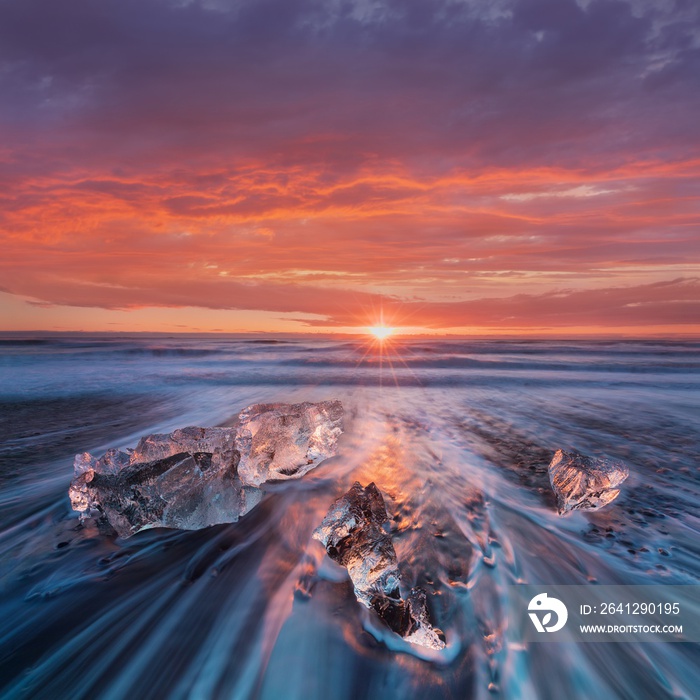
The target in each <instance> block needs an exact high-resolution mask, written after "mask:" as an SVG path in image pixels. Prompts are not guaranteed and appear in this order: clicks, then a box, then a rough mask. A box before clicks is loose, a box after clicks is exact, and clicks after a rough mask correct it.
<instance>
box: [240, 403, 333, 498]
mask: <svg viewBox="0 0 700 700" xmlns="http://www.w3.org/2000/svg"><path fill="white" fill-rule="evenodd" d="M342 420H343V406H342V404H341V403H340V401H323V402H321V403H316V404H313V403H299V404H291V405H290V404H258V405H256V406H251V407H250V408H247V409H246V410H245V411H242V412H241V413H240V415H239V425H238V431H237V434H236V449H237V450H238V452H239V453H240V456H241V460H240V464H239V466H238V473H239V474H240V477H241V479H242V480H243V481H244V482H245V483H247V484H252V485H253V486H259V485H260V484H262V483H264V482H265V481H270V480H272V479H275V480H283V479H296V478H299V477H300V476H303V475H304V474H306V473H307V472H308V471H310V470H311V469H313V468H314V467H315V466H316V465H318V464H319V462H321V461H323V460H324V459H327V458H328V457H331V456H333V455H334V454H335V451H336V445H337V443H338V438H339V437H340V435H341V433H342V432H343V427H342Z"/></svg>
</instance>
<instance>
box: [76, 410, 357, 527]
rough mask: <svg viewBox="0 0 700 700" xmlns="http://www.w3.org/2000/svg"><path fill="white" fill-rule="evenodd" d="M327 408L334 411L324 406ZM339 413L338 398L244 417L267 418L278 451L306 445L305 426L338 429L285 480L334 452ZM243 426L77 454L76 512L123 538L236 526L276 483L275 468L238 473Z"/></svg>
mask: <svg viewBox="0 0 700 700" xmlns="http://www.w3.org/2000/svg"><path fill="white" fill-rule="evenodd" d="M328 405H330V406H331V407H332V408H331V409H328V408H326V406H328ZM318 406H322V407H323V408H321V409H318V408H317V407H318ZM324 412H330V413H332V414H333V417H332V419H331V418H330V417H329V419H328V425H324V424H323V420H321V419H319V415H321V416H323V415H326V413H324ZM342 412H343V409H342V405H341V404H340V402H338V401H336V402H327V403H326V404H311V403H306V404H296V405H292V406H289V405H285V404H270V405H264V406H251V407H249V408H247V409H246V410H245V411H243V412H242V414H240V416H243V415H245V416H248V415H250V414H253V415H255V416H258V417H259V418H261V417H262V416H267V419H266V420H265V421H264V425H265V431H266V434H267V435H268V436H269V438H270V440H272V439H273V438H274V436H275V426H277V429H278V431H279V435H278V436H277V442H276V445H277V446H278V449H279V450H280V452H282V451H283V450H284V449H285V447H286V442H287V441H289V442H291V443H293V444H294V446H295V447H294V449H296V446H297V445H299V444H306V443H308V442H309V437H308V435H307V432H308V431H307V426H308V425H313V426H314V430H313V431H312V433H313V432H314V431H316V432H323V431H324V430H328V431H332V432H333V435H334V438H333V440H330V439H326V440H325V441H324V443H323V452H316V453H314V455H315V456H314V459H312V460H311V462H310V463H308V464H305V465H304V467H305V468H304V469H298V470H296V472H294V473H293V474H292V473H290V474H286V475H285V478H299V477H300V476H302V475H303V474H305V473H306V472H307V471H309V469H312V468H313V467H314V466H316V465H317V464H318V463H319V462H320V461H321V459H323V458H325V457H330V456H331V455H333V454H335V449H336V445H337V438H338V436H339V435H340V432H341V430H342V428H341V419H342ZM289 415H291V416H294V417H295V418H296V419H297V420H296V423H294V422H290V421H287V420H286V418H285V417H286V416H289ZM240 416H239V418H240ZM246 420H247V419H246ZM241 425H242V421H241V420H240V419H239V421H238V424H237V427H233V428H198V427H189V428H182V429H179V430H175V431H174V432H172V433H170V434H156V435H148V436H146V437H143V438H141V440H140V441H139V443H138V445H137V447H136V448H135V449H134V450H131V451H129V452H122V451H120V450H115V449H111V450H108V451H107V452H106V453H105V454H104V455H103V456H102V457H100V458H99V459H97V458H95V457H93V456H92V455H90V454H89V453H87V452H86V453H83V454H79V455H76V458H75V463H74V471H75V475H74V478H73V481H72V483H71V486H70V490H69V496H70V499H71V505H72V507H73V510H76V511H79V512H80V513H81V517H82V518H90V517H92V518H97V519H99V520H100V521H102V522H104V521H106V522H107V523H109V525H111V527H112V528H113V529H114V530H116V532H117V533H118V534H119V535H120V536H122V537H129V536H131V535H133V534H135V533H136V532H139V531H140V530H143V529H146V528H150V527H172V528H180V529H186V530H197V529H200V528H203V527H208V526H209V525H217V524H220V523H231V522H235V521H236V520H238V518H239V517H240V516H242V515H244V514H245V513H247V512H248V511H249V510H250V509H251V508H253V507H255V506H256V505H257V504H258V503H259V502H260V500H261V498H262V495H263V494H262V490H261V489H260V488H259V487H260V486H261V485H262V484H264V482H265V481H266V480H267V476H270V478H277V477H274V476H273V475H274V474H275V472H274V470H270V469H267V470H266V471H260V470H257V471H256V470H248V471H246V474H248V473H252V474H253V475H254V476H255V477H256V478H255V479H253V480H251V479H248V478H247V477H246V476H244V475H242V474H241V473H240V465H241V455H240V453H239V451H238V449H237V447H236V445H237V444H238V442H239V437H240V435H239V433H240V431H241V430H244V431H246V434H247V433H249V430H248V428H242V427H241ZM246 425H247V423H246ZM322 455H323V456H322ZM247 458H249V455H248V456H247Z"/></svg>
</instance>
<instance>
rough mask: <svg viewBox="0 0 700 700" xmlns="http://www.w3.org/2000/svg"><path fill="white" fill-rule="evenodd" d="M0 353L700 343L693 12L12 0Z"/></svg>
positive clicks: (634, 3)
mask: <svg viewBox="0 0 700 700" xmlns="http://www.w3.org/2000/svg"><path fill="white" fill-rule="evenodd" d="M0 95H1V96H2V97H1V98H0V245H1V248H0V250H1V251H2V252H1V253H0V328H2V329H3V330H39V329H40V330H56V331H70V330H86V331H162V332H178V331H196V332H203V331H217V332H220V331H223V332H248V331H250V332H272V333H275V332H304V333H308V332H324V333H328V332H354V331H357V330H358V329H363V328H365V327H367V326H374V325H378V324H380V323H384V324H386V325H390V326H393V327H398V328H400V329H402V331H403V332H406V333H436V334H443V333H444V334H489V335H491V334H492V335H503V334H506V335H543V336H551V335H559V336H563V335H567V334H568V335H580V334H583V335H587V334H592V335H622V336H649V335H657V336H658V335H661V336H664V335H675V334H687V333H698V330H699V328H700V198H699V196H698V195H699V194H700V179H699V176H700V118H699V117H698V115H699V114H700V3H698V2H697V0H400V1H398V0H396V1H394V0H386V1H385V0H377V1H373V0H200V1H188V0H99V1H98V2H96V1H95V0H60V1H57V0H11V1H8V0H0Z"/></svg>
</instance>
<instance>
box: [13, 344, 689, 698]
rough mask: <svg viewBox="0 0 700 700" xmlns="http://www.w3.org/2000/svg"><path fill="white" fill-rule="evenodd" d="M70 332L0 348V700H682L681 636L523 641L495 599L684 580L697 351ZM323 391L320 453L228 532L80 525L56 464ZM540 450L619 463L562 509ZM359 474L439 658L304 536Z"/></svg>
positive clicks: (685, 681)
mask: <svg viewBox="0 0 700 700" xmlns="http://www.w3.org/2000/svg"><path fill="white" fill-rule="evenodd" d="M391 348H392V349H391V350H388V351H387V352H386V353H383V354H380V353H378V352H377V351H376V350H372V351H370V352H367V350H368V348H367V347H363V346H362V345H361V344H354V343H347V342H331V341H307V340H304V341H296V342H281V343H276V344H273V343H260V342H249V341H243V340H240V339H239V340H236V339H215V340H211V339H206V340H202V339H186V338H176V339H138V340H133V339H116V338H115V339H99V338H89V337H80V338H78V337H76V338H70V339H59V340H56V339H54V340H50V341H42V342H33V343H20V342H16V341H12V342H4V343H0V391H1V392H2V431H3V432H2V437H3V442H2V445H1V446H0V458H1V459H2V468H1V471H0V479H2V482H1V483H2V491H1V492H0V513H1V514H0V528H1V534H0V557H1V560H0V561H1V564H2V569H1V571H2V574H1V576H2V579H1V580H2V599H1V602H0V638H1V640H2V642H1V649H2V666H1V670H0V689H2V692H3V693H4V696H7V697H27V698H29V697H31V698H51V699H52V700H53V699H56V698H71V699H73V698H83V697H84V698H88V697H89V698H95V697H99V698H126V697H138V698H148V697H153V698H158V697H172V698H266V699H267V698H269V699H271V700H272V699H275V700H277V699H278V698H285V699H286V698H299V699H301V698H304V699H305V700H307V699H313V698H319V699H320V698H324V699H325V698H339V699H343V698H347V699H348V700H349V699H351V698H402V699H403V698H413V697H415V698H421V699H422V698H460V699H462V698H472V697H474V698H482V697H484V698H486V697H506V698H553V699H554V698H557V699H558V698H562V697H567V698H590V697H599V698H616V697H624V698H628V697H629V698H654V699H658V698H666V697H678V698H680V697H694V694H697V688H698V671H697V669H698V663H699V661H700V658H699V657H700V655H699V654H698V647H697V645H690V644H576V643H575V642H573V641H569V642H567V643H564V644H560V645H552V644H530V645H526V644H524V643H523V642H522V640H521V639H518V637H517V632H516V627H515V625H513V623H512V621H511V620H509V619H508V610H509V596H510V595H511V592H510V591H511V589H510V587H511V586H513V585H515V584H518V583H532V584H553V583H559V584H562V583H563V584H590V585H596V583H598V584H642V583H645V584H664V583H669V584H670V583H675V584H696V583H699V582H700V581H699V579H700V551H699V549H698V530H699V529H700V524H699V522H698V505H699V504H700V487H699V480H698V464H699V463H700V460H699V459H698V457H699V453H700V405H699V401H698V395H699V394H698V389H699V388H700V373H698V369H700V352H699V350H700V345H698V344H697V343H690V342H685V343H683V342H677V343H661V342H645V343H634V342H620V343H582V342H577V343H572V342H569V343H564V342H534V341H533V342H520V343H516V342H486V341H474V342H466V341H449V342H446V341H439V342H437V341H436V342H426V341H411V342H407V341H405V342H403V343H400V342H396V341H394V344H393V345H392V346H391ZM331 398H339V399H341V400H342V401H343V403H344V405H345V407H346V410H347V413H348V420H347V425H346V434H345V435H344V437H343V438H342V441H341V450H340V454H339V455H338V457H336V458H334V459H332V460H329V461H327V462H326V463H324V464H323V465H322V466H321V467H319V468H318V469H317V470H315V471H313V472H311V473H310V474H308V475H307V476H305V477H304V478H303V479H301V480H299V481H295V482H286V483H284V484H281V485H278V486H275V487H273V488H272V489H271V493H270V494H269V495H268V496H267V498H266V499H265V500H264V501H263V503H262V504H261V505H260V506H258V508H256V509H255V510H253V511H252V512H251V513H250V514H248V515H247V516H246V517H245V518H243V519H242V520H241V521H239V522H238V523H236V524H232V525H228V526H217V527H212V528H209V529H206V530H202V531H198V532H176V531H168V530H151V531H144V532H142V533H139V534H138V535H136V536H134V537H133V538H131V539H128V540H120V539H115V538H110V537H105V536H102V535H100V534H99V533H97V532H96V531H94V530H91V529H90V528H82V527H80V526H78V522H77V518H76V516H75V514H73V513H72V512H71V510H70V504H69V501H68V498H67V489H68V484H69V482H70V478H71V475H72V454H73V453H74V452H76V451H83V450H90V451H95V452H100V451H101V450H104V449H106V448H107V447H110V446H122V447H125V446H129V445H133V444H135V442H136V440H137V438H138V436H139V435H141V434H144V433H148V432H153V431H169V430H171V429H174V428H176V427H182V426H185V425H192V424H199V425H215V424H221V423H225V422H226V421H227V420H230V418H231V416H232V415H234V414H235V413H236V412H237V411H239V410H240V409H241V408H243V407H245V406H246V405H249V404H250V403H254V402H258V401H285V402H294V401H316V400H322V399H331ZM558 447H572V448H575V449H578V450H580V451H582V452H586V453H590V454H599V455H606V456H608V457H611V458H617V459H622V460H624V461H626V462H627V463H628V464H629V465H630V469H631V476H630V478H629V479H628V481H627V482H626V484H625V486H624V488H623V492H622V495H621V496H620V497H619V498H618V499H617V500H616V501H615V502H614V503H613V504H611V505H610V506H608V507H607V508H605V509H603V510H601V511H599V512H597V513H589V514H581V513H575V514H573V515H572V516H570V517H568V518H560V517H558V516H557V515H556V511H555V509H554V499H553V496H552V494H551V491H550V489H549V484H548V479H547V464H548V462H549V459H550V458H551V455H552V453H553V452H554V450H555V449H557V448H558ZM355 480H359V481H360V482H361V483H363V484H366V483H368V482H370V481H374V482H375V483H376V484H377V486H378V487H379V488H380V489H381V491H382V492H383V493H384V495H385V498H386V501H387V508H388V511H389V515H390V518H392V534H393V539H394V545H395V547H396V550H397V554H398V557H399V561H400V563H401V566H402V570H403V577H404V583H405V584H406V586H407V587H410V586H412V585H420V586H422V587H423V588H425V589H426V591H428V593H429V605H430V607H431V612H432V617H433V619H434V621H435V623H436V624H437V625H438V626H439V627H440V628H441V629H442V630H443V631H444V632H445V634H446V637H447V642H448V645H447V649H446V650H445V651H444V652H441V653H439V654H435V655H434V656H432V657H430V658H425V655H421V654H420V653H418V650H416V649H414V648H411V647H410V646H409V645H407V644H405V643H403V642H402V641H401V640H399V639H398V638H397V637H395V636H393V635H391V634H389V633H387V632H386V631H385V630H384V629H383V628H382V627H381V626H380V625H378V624H377V623H376V621H375V620H374V619H373V618H372V617H371V616H370V615H369V613H368V612H367V611H366V610H364V609H363V608H362V607H361V606H360V605H359V604H358V603H357V602H356V600H355V597H354V595H353V592H352V587H351V584H350V582H349V579H348V576H347V573H346V572H345V571H344V570H343V569H342V568H340V567H338V566H337V565H335V564H334V563H332V562H331V561H330V560H329V559H328V557H327V556H325V551H324V549H323V547H322V546H321V545H320V544H319V543H318V542H317V541H315V540H313V539H312V537H311V533H312V531H313V529H314V528H315V527H316V526H317V525H318V524H319V523H320V521H321V520H322V518H323V516H324V515H325V513H326V512H327V510H328V507H329V505H330V504H331V502H332V501H333V500H334V499H335V498H336V497H338V496H339V495H341V494H342V493H344V492H345V491H346V490H347V489H348V488H349V487H350V486H351V484H352V483H353V481H355Z"/></svg>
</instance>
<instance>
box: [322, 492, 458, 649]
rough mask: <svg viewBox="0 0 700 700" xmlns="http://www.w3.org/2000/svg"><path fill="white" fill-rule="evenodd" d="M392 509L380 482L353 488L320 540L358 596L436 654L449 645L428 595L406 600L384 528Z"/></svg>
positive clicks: (416, 594) (393, 626) (395, 627)
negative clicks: (434, 617) (437, 625)
mask: <svg viewBox="0 0 700 700" xmlns="http://www.w3.org/2000/svg"><path fill="white" fill-rule="evenodd" d="M387 521H388V516H387V513H386V506H385V505H384V499H383V498H382V494H381V493H380V491H379V489H378V488H377V487H376V485H375V484H374V483H371V484H369V485H368V486H367V487H365V488H363V487H362V485H361V484H360V483H359V482H357V481H356V482H355V483H354V484H353V486H352V488H351V489H350V490H349V491H348V492H347V493H346V494H345V495H344V496H342V497H341V498H339V499H338V500H337V501H335V503H333V505H332V506H331V508H330V510H329V511H328V514H327V515H326V517H325V518H324V519H323V522H322V523H321V525H320V526H319V527H318V528H317V529H316V530H315V532H314V537H315V538H316V539H317V540H319V541H320V542H321V543H322V544H323V545H324V547H325V548H326V552H327V553H328V556H330V558H331V559H333V560H334V561H336V562H338V563H339V564H341V565H342V566H344V567H345V568H346V569H347V570H348V573H349V574H350V579H351V580H352V582H353V585H354V587H355V597H356V598H357V599H358V600H359V601H360V602H361V603H362V604H363V605H365V606H366V607H368V608H372V609H373V610H374V611H375V612H376V613H377V615H379V617H380V618H381V619H382V620H383V621H384V622H385V623H386V624H387V625H388V626H389V627H390V628H391V629H392V630H393V631H394V632H396V633H397V634H399V635H400V636H401V637H404V638H405V639H406V640H407V641H409V642H412V643H414V644H420V645H422V646H425V647H428V648H431V649H443V648H444V647H445V643H444V642H443V641H442V640H441V639H440V637H439V636H438V633H437V631H436V630H435V628H433V626H432V625H431V624H430V621H429V618H428V610H427V605H426V595H425V591H423V590H422V589H420V588H414V589H412V590H411V591H410V593H409V594H408V596H407V597H406V598H405V599H404V598H402V597H401V593H400V590H399V583H400V580H401V572H400V570H399V565H398V561H397V558H396V551H395V550H394V545H393V543H392V541H391V537H390V535H389V534H388V532H386V530H385V529H384V525H385V523H386V522H387Z"/></svg>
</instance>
